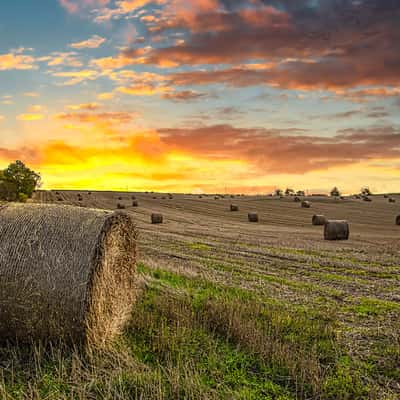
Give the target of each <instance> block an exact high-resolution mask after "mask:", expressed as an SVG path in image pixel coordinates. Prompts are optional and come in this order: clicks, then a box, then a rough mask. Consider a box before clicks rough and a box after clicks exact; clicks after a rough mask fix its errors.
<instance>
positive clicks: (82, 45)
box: [69, 35, 106, 49]
mask: <svg viewBox="0 0 400 400" xmlns="http://www.w3.org/2000/svg"><path fill="white" fill-rule="evenodd" d="M105 42H106V39H105V38H103V37H101V36H98V35H93V36H92V37H91V38H89V39H87V40H83V41H81V42H75V43H71V44H70V45H69V47H72V48H74V49H97V48H99V47H100V46H101V45H102V44H104V43H105Z"/></svg>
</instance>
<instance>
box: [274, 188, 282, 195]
mask: <svg viewBox="0 0 400 400" xmlns="http://www.w3.org/2000/svg"><path fill="white" fill-rule="evenodd" d="M275 196H283V190H282V189H275Z"/></svg>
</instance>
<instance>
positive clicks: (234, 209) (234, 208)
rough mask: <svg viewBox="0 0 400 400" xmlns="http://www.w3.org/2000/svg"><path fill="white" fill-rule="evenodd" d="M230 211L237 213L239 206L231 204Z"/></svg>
mask: <svg viewBox="0 0 400 400" xmlns="http://www.w3.org/2000/svg"><path fill="white" fill-rule="evenodd" d="M231 211H239V206H238V205H236V204H231Z"/></svg>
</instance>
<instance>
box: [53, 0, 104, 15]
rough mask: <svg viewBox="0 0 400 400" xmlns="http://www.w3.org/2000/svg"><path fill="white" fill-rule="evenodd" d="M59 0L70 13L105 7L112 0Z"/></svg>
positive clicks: (80, 12)
mask: <svg viewBox="0 0 400 400" xmlns="http://www.w3.org/2000/svg"><path fill="white" fill-rule="evenodd" d="M58 2H59V4H60V5H61V7H63V8H64V9H65V10H66V11H67V12H68V13H70V14H82V13H86V12H90V11H92V10H96V9H98V8H102V7H105V6H106V5H107V4H108V3H109V2H110V0H58Z"/></svg>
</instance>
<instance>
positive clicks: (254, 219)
mask: <svg viewBox="0 0 400 400" xmlns="http://www.w3.org/2000/svg"><path fill="white" fill-rule="evenodd" d="M247 218H248V220H249V222H258V220H259V219H258V214H257V213H256V212H251V213H248V215H247Z"/></svg>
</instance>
